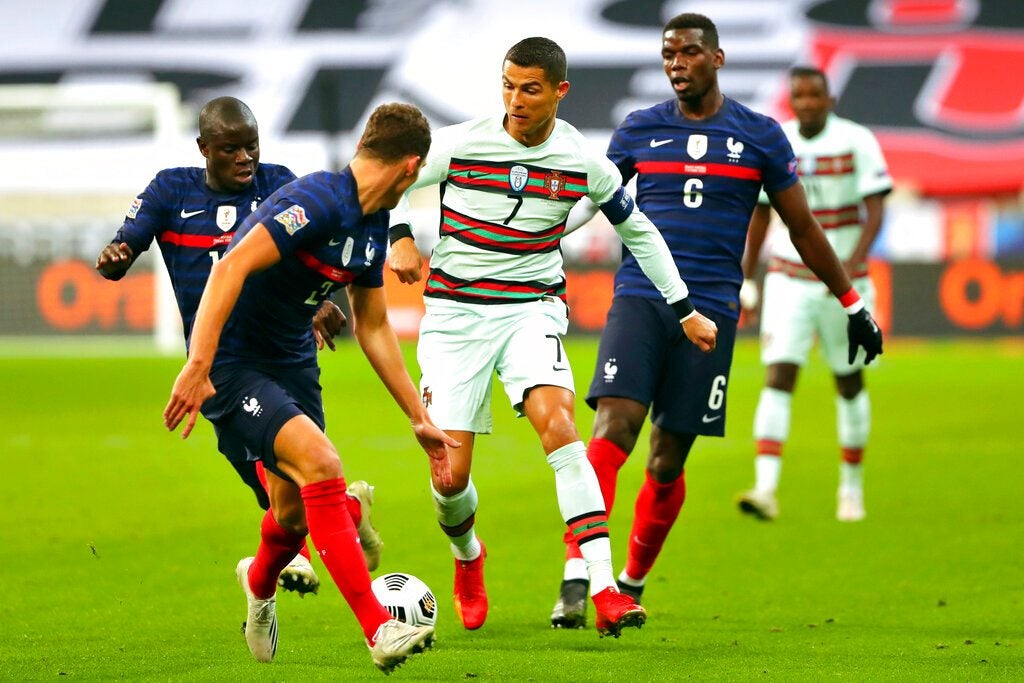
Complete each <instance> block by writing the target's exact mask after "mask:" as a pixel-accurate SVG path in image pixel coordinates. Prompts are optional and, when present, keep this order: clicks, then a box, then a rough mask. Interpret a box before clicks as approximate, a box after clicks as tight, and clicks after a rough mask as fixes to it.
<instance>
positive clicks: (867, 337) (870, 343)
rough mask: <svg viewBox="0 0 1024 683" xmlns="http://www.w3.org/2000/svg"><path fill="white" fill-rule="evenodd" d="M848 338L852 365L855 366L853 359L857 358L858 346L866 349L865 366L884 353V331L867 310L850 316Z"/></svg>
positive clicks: (847, 327)
mask: <svg viewBox="0 0 1024 683" xmlns="http://www.w3.org/2000/svg"><path fill="white" fill-rule="evenodd" d="M846 338H847V339H849V340H850V361H849V362H850V365H853V359H854V358H856V357H857V347H858V346H863V347H864V352H865V354H866V355H865V357H864V364H865V365H867V364H868V363H870V362H871V361H872V360H874V358H875V356H877V355H879V354H880V353H882V331H881V330H880V329H878V325H877V324H875V321H874V319H873V318H872V317H871V314H870V313H868V310H867V309H866V308H862V309H860V310H859V311H857V312H856V313H851V314H850V320H849V322H848V323H847V325H846Z"/></svg>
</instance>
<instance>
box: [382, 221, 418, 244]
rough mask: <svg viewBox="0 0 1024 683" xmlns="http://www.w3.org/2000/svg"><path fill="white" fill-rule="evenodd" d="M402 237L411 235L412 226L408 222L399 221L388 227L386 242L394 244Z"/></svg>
mask: <svg viewBox="0 0 1024 683" xmlns="http://www.w3.org/2000/svg"><path fill="white" fill-rule="evenodd" d="M403 237H412V226H411V225H409V224H408V223H399V224H397V225H392V226H391V227H390V228H388V244H394V243H395V242H397V241H398V240H400V239H402V238H403Z"/></svg>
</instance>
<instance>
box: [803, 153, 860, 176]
mask: <svg viewBox="0 0 1024 683" xmlns="http://www.w3.org/2000/svg"><path fill="white" fill-rule="evenodd" d="M798 168H799V166H798ZM847 173H853V153H852V152H850V153H848V154H839V155H836V156H831V157H817V158H816V159H815V160H814V172H813V173H812V174H811V175H844V174H847Z"/></svg>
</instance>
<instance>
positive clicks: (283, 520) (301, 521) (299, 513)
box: [274, 502, 309, 536]
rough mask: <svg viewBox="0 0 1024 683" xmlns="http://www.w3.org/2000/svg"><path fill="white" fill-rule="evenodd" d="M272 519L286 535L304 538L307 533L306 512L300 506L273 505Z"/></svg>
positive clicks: (289, 504)
mask: <svg viewBox="0 0 1024 683" xmlns="http://www.w3.org/2000/svg"><path fill="white" fill-rule="evenodd" d="M274 519H275V520H277V523H278V525H279V526H280V527H281V528H282V529H284V530H285V531H287V532H288V533H291V534H295V535H296V536H305V535H306V534H307V533H309V529H308V527H307V526H306V512H305V509H304V508H303V507H302V505H301V504H299V505H296V504H292V503H287V504H282V503H280V502H279V503H277V504H276V505H274Z"/></svg>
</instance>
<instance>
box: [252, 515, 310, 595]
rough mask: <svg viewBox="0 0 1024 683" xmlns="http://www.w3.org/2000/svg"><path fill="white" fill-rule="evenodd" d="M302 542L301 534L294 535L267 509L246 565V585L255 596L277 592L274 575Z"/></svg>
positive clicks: (290, 559) (279, 571) (282, 567)
mask: <svg viewBox="0 0 1024 683" xmlns="http://www.w3.org/2000/svg"><path fill="white" fill-rule="evenodd" d="M305 543H306V537H305V536H298V535H296V534H293V533H291V532H290V531H287V530H285V529H284V528H282V527H281V525H280V524H278V523H277V520H276V519H274V514H273V513H272V512H271V511H270V510H267V514H265V515H263V524H262V525H261V526H260V547H259V548H257V549H256V559H255V560H253V563H252V566H251V567H249V588H251V589H252V592H253V595H255V596H256V597H257V598H269V597H270V596H272V595H273V594H274V592H275V591H277V577H278V575H280V574H281V570H282V569H284V568H285V567H286V566H287V565H288V563H289V562H291V561H292V558H293V557H295V553H296V552H298V550H299V547H300V546H304V545H305Z"/></svg>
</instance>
